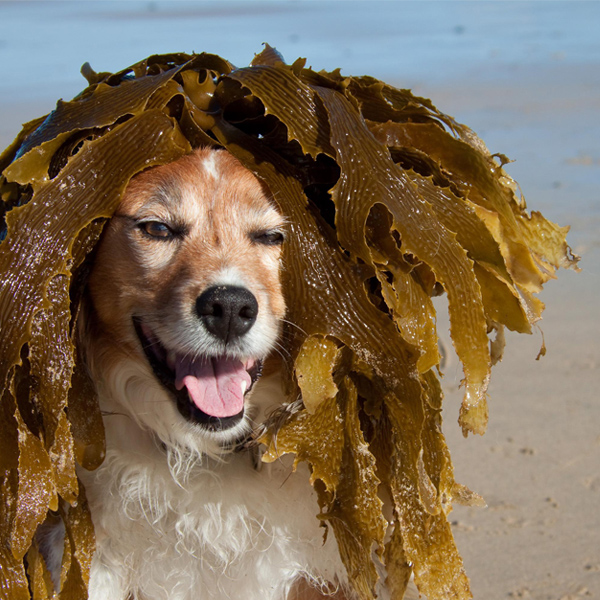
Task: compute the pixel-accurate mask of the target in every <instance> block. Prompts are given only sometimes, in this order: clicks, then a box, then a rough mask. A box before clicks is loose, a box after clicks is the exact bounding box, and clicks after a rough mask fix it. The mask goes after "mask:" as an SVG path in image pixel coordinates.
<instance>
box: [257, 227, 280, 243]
mask: <svg viewBox="0 0 600 600" xmlns="http://www.w3.org/2000/svg"><path fill="white" fill-rule="evenodd" d="M251 237H252V241H253V242H256V243H257V244H264V245H265V246H280V245H281V244H283V241H284V240H285V235H284V233H283V231H279V229H273V230H270V231H256V232H254V233H252V234H251Z"/></svg>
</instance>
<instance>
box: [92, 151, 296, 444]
mask: <svg viewBox="0 0 600 600" xmlns="http://www.w3.org/2000/svg"><path fill="white" fill-rule="evenodd" d="M283 237H284V219H283V217H282V216H281V214H280V213H279V211H278V210H277V208H276V207H275V205H274V203H273V201H272V200H271V198H270V197H269V194H268V192H267V190H266V188H265V187H264V186H263V185H262V184H261V183H260V182H259V180H258V179H256V177H254V175H252V173H250V172H249V171H248V170H247V169H245V168H244V167H243V166H242V165H241V164H240V163H239V162H238V161H237V160H236V159H235V158H233V157H232V156H231V155H230V154H228V153H227V152H226V151H217V150H211V149H202V150H198V151H195V152H194V153H193V154H190V155H188V156H185V157H183V158H182V159H180V160H178V161H176V162H174V163H171V164H168V165H163V166H160V167H156V168H153V169H150V170H148V171H145V172H143V173H141V174H140V175H138V176H137V177H135V178H134V179H133V180H132V181H131V183H130V184H129V186H128V188H127V190H126V192H125V194H124V196H123V199H122V201H121V204H120V206H119V208H118V210H117V212H116V214H115V216H114V217H113V219H112V220H111V221H110V223H109V224H108V225H107V228H106V230H105V233H104V236H103V239H102V241H101V243H100V244H99V247H98V250H97V254H96V258H95V262H94V267H93V270H92V273H91V275H90V280H89V286H88V289H89V300H90V301H89V308H88V310H87V316H86V319H87V320H89V321H90V326H89V327H86V331H87V333H84V336H86V337H87V338H88V339H86V340H84V345H85V347H86V348H87V354H88V360H89V362H90V366H91V369H92V372H93V375H94V377H95V378H96V379H98V378H100V379H103V380H105V381H107V382H108V384H105V385H108V386H109V388H110V393H111V394H112V395H113V396H114V395H119V394H121V395H122V396H123V397H124V398H123V402H124V404H125V405H126V408H129V410H130V411H131V412H132V414H133V416H134V417H135V418H136V419H137V420H138V421H139V422H140V423H141V424H142V425H143V426H145V427H148V428H151V429H153V430H154V431H156V432H157V433H158V434H159V436H160V437H161V438H163V441H165V442H168V441H169V440H173V439H174V437H175V438H177V437H178V436H179V438H185V439H186V440H188V441H187V442H185V441H184V443H190V444H191V443H192V442H191V441H190V440H191V439H193V438H195V437H199V438H200V439H203V440H205V441H206V440H208V441H209V442H213V443H219V444H222V443H228V442H231V441H232V440H234V439H237V438H239V437H240V435H243V434H244V432H246V433H247V430H248V412H249V411H248V407H247V406H245V404H247V403H246V402H245V400H246V399H247V396H248V394H249V392H250V391H251V390H252V387H253V384H254V382H255V381H256V379H257V378H258V376H259V374H260V370H261V364H262V361H263V359H264V358H265V357H266V356H267V355H268V354H269V353H270V352H271V350H272V349H273V347H274V345H275V344H276V341H277V337H278V335H279V330H280V321H281V319H282V318H283V315H284V311H285V304H284V299H283V294H282V289H281V283H280V259H281V244H282V242H283ZM90 337H92V338H94V339H92V340H90V339H89V338H90ZM125 372H127V373H128V375H127V376H125V375H123V373H125ZM111 378H112V379H111ZM118 388H121V389H118ZM165 438H166V439H165ZM176 441H177V443H181V441H182V440H181V439H178V440H176ZM193 443H194V444H195V443H196V440H194V442H193Z"/></svg>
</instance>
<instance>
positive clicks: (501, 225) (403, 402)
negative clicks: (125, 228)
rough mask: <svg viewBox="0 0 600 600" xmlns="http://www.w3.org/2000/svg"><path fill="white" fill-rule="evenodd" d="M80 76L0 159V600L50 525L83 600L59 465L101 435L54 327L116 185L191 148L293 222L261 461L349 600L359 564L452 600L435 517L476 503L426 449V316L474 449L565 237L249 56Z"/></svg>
mask: <svg viewBox="0 0 600 600" xmlns="http://www.w3.org/2000/svg"><path fill="white" fill-rule="evenodd" d="M83 73H84V75H85V76H86V78H87V79H88V82H89V84H90V85H89V87H88V88H87V89H85V90H84V91H83V92H82V93H81V94H80V95H79V96H77V97H76V98H75V99H74V100H73V101H71V102H62V101H61V102H59V103H58V105H57V108H56V110H55V111H54V112H53V113H51V114H50V115H48V116H47V117H45V118H40V119H38V120H35V121H32V122H31V123H28V124H26V125H25V126H24V129H23V131H22V132H21V133H20V134H19V136H18V137H17V139H16V140H15V141H14V142H13V144H12V145H11V146H10V147H9V148H8V149H7V150H6V151H5V152H4V153H3V154H2V156H1V157H0V170H1V171H2V177H1V179H0V194H1V197H2V205H1V207H0V211H1V212H0V216H1V217H2V220H1V222H0V227H1V232H0V233H1V236H2V238H4V239H3V241H2V243H1V245H0V262H1V271H2V274H3V275H2V283H1V288H0V327H1V333H2V345H1V346H0V376H1V377H2V389H3V392H2V406H1V410H0V468H1V469H2V473H3V476H2V479H1V486H2V495H3V501H2V502H1V503H0V535H1V545H0V566H1V575H0V577H1V578H2V581H1V582H0V585H1V586H2V589H3V591H4V593H5V595H6V597H10V598H14V599H19V600H20V599H21V598H29V595H30V592H29V588H28V583H27V577H26V572H25V566H24V564H27V574H28V576H29V579H30V586H31V590H32V592H33V596H34V597H35V598H46V597H49V596H51V595H52V594H51V591H50V590H51V582H50V579H49V575H48V572H47V570H46V568H45V565H44V562H43V559H41V557H40V555H39V553H38V549H37V546H36V542H35V541H34V534H35V531H36V529H37V527H38V526H39V524H40V523H41V522H42V521H43V520H44V519H45V518H46V515H47V513H48V511H56V512H57V513H58V518H61V519H62V520H63V521H64V524H65V527H66V532H67V535H66V541H65V553H64V558H63V568H62V576H61V577H62V589H63V592H62V594H61V597H64V598H65V599H67V600H68V599H79V598H85V597H86V584H87V581H88V573H89V566H90V560H91V556H92V553H93V549H94V537H93V527H92V524H91V520H90V517H89V513H88V510H87V507H86V502H85V493H84V490H83V489H82V487H81V486H80V485H79V483H78V480H77V476H76V473H75V463H76V461H77V462H79V464H81V465H82V466H83V467H85V468H88V469H93V468H95V467H97V466H98V465H99V464H100V463H101V461H102V459H103V454H104V434H103V429H102V420H101V416H100V414H99V411H98V407H97V405H96V403H95V399H94V392H93V386H92V385H91V383H90V382H89V381H88V380H87V377H86V374H85V370H84V369H83V368H82V365H81V364H80V362H79V360H78V355H77V349H76V343H75V339H74V323H75V321H76V318H77V313H78V307H79V301H80V297H81V294H82V289H83V287H84V286H85V282H86V274H87V271H88V269H89V262H90V257H91V256H92V254H91V253H92V251H93V248H94V245H95V243H96V242H97V241H98V239H99V236H100V234H101V231H102V227H103V225H104V224H105V223H106V221H107V220H108V219H110V217H111V216H112V214H113V212H114V210H115V209H116V207H117V205H118V203H119V199H120V196H121V194H122V192H123V190H124V188H125V186H126V185H127V183H128V181H129V180H130V178H131V177H133V176H134V175H135V174H136V173H138V172H140V171H141V170H143V169H145V168H148V167H151V166H153V165H158V164H163V163H166V162H170V161H172V160H175V159H177V158H179V157H180V156H182V155H183V154H186V153H188V152H190V151H191V149H192V148H194V147H198V146H204V145H210V146H223V147H225V148H226V149H227V150H228V151H229V152H231V153H232V154H233V155H235V156H236V157H237V158H238V159H239V160H240V161H241V162H242V163H243V164H244V165H245V166H246V167H248V168H249V169H251V170H252V171H253V172H254V173H256V175H257V176H258V177H259V178H261V179H262V180H264V181H265V182H266V184H267V185H268V186H269V188H270V189H271V191H272V192H273V195H274V197H275V199H276V201H277V203H278V205H279V206H280V208H281V210H282V212H283V213H284V214H285V215H286V217H287V218H288V219H289V223H290V225H289V228H290V232H289V236H288V238H289V239H288V242H287V243H286V248H285V268H284V280H285V289H286V290H287V292H286V296H287V302H288V306H289V309H288V315H287V319H288V321H289V322H290V324H291V325H290V326H289V327H288V329H286V330H285V331H284V341H285V346H286V347H287V349H288V350H289V360H288V365H287V367H288V373H289V381H288V388H289V394H290V399H291V400H295V399H296V398H298V397H301V398H302V402H300V401H298V400H295V401H294V402H292V403H291V404H290V405H289V406H288V407H287V409H284V410H283V411H282V413H281V415H279V418H278V419H276V420H274V421H273V423H274V424H273V425H272V426H271V427H270V428H268V429H267V430H266V431H264V432H262V437H261V441H262V442H263V443H264V444H265V445H266V453H265V455H264V460H266V461H272V460H275V459H276V458H277V457H278V456H280V455H281V454H283V453H294V454H295V455H296V457H297V460H298V461H305V462H307V463H308V464H309V465H310V467H311V472H312V475H311V479H312V482H313V485H314V487H315V489H316V491H317V493H318V497H319V501H320V506H321V514H320V515H318V517H319V518H320V519H322V520H323V522H324V523H326V524H327V525H328V526H329V527H330V528H331V529H332V530H333V533H334V534H335V536H336V539H337V542H338V545H339V548H340V552H341V556H342V559H343V561H344V563H345V565H346V568H347V570H348V575H349V579H350V582H351V583H352V585H353V587H354V588H355V590H356V591H357V593H358V595H359V597H360V598H361V599H363V600H366V599H370V598H374V597H375V593H376V592H375V587H376V584H377V581H378V572H377V570H376V566H375V560H377V561H380V562H382V563H383V564H385V569H386V573H387V576H386V577H387V579H386V581H385V585H387V586H388V587H389V589H390V590H391V591H392V597H394V598H401V597H402V595H403V592H404V589H405V586H406V583H407V581H408V578H409V576H410V573H411V571H412V572H414V575H415V581H416V583H417V585H418V587H419V589H420V591H421V592H423V593H424V594H426V595H427V597H428V598H429V599H430V600H435V599H440V600H441V599H447V598H458V599H462V598H470V597H471V594H470V591H469V583H468V579H467V577H466V575H465V573H464V570H463V567H462V561H461V559H460V556H459V554H458V552H457V549H456V547H455V544H454V541H453V538H452V534H451V531H450V526H449V523H448V521H447V518H446V517H447V514H448V512H449V511H450V509H451V502H452V501H453V500H454V501H457V502H466V503H477V502H478V501H480V499H479V498H478V496H477V495H476V494H473V493H472V492H470V491H469V490H467V489H466V488H464V487H463V486H461V485H460V484H458V483H456V482H455V481H454V477H453V471H452V464H451V461H450V456H449V453H448V449H447V447H446V444H445V441H444V437H443V435H442V433H441V416H440V414H441V407H442V392H441V388H440V384H439V380H438V374H437V367H438V365H439V361H440V357H439V354H438V338H437V333H436V326H435V323H436V315H435V310H434V307H433V304H432V300H431V298H432V296H435V295H438V294H440V293H443V292H445V293H446V294H447V296H448V306H449V314H450V322H451V336H452V339H453V342H454V345H455V349H456V352H457V354H458V357H459V358H460V360H461V362H462V365H463V368H464V375H465V377H464V388H465V393H464V400H463V404H462V407H461V410H460V415H459V423H460V426H461V427H462V429H463V432H464V434H465V435H467V433H469V432H475V433H479V434H483V433H484V431H485V428H486V422H487V403H486V388H487V385H488V381H489V377H490V369H491V366H492V364H493V363H494V362H495V361H497V360H498V359H499V358H500V356H501V354H502V346H503V329H504V327H508V328H509V329H510V330H513V331H518V332H522V333H529V332H531V327H532V324H533V323H534V322H535V321H536V320H537V319H539V318H540V315H541V312H542V309H543V304H542V303H541V302H540V301H539V300H538V299H537V298H536V296H535V294H536V293H537V292H539V291H540V290H541V288H542V285H543V283H544V282H546V281H547V280H548V279H549V278H550V277H553V275H554V272H555V270H556V269H557V268H558V267H572V266H575V265H576V257H573V256H571V255H570V249H569V248H568V246H567V244H566V241H565V236H566V232H567V228H561V227H558V226H557V225H555V224H553V223H551V222H549V221H547V220H546V219H545V218H544V217H543V216H542V215H541V214H539V213H536V212H533V213H531V214H529V213H528V212H527V211H526V207H525V204H524V202H523V200H522V199H521V198H520V197H519V196H518V195H517V194H516V185H515V184H514V182H513V181H512V180H511V179H510V178H509V177H508V176H507V175H506V173H505V172H504V171H503V169H502V165H503V163H504V162H505V161H506V159H505V157H503V156H501V155H500V156H492V155H490V154H489V152H488V151H487V149H486V148H485V146H484V145H483V143H482V142H481V141H480V140H479V139H478V138H477V137H476V136H475V134H474V133H473V132H472V131H470V130H469V129H468V128H466V127H465V126H463V125H460V124H458V123H456V122H455V121H454V120H453V119H452V118H450V117H448V116H447V115H444V114H442V113H441V112H439V111H438V110H437V109H436V108H435V107H434V106H433V105H432V104H431V102H430V101H429V100H426V99H423V98H418V97H415V96H413V95H412V94H411V93H410V92H408V91H406V90H399V89H396V88H393V87H391V86H389V85H386V84H385V83H383V82H381V81H378V80H376V79H373V78H370V77H344V76H342V75H341V74H340V73H339V72H338V71H334V72H331V73H325V72H315V71H313V70H310V69H306V68H305V65H304V61H302V60H298V61H297V62H296V63H294V64H293V65H286V64H284V63H283V61H282V60H281V58H280V57H279V55H278V54H277V53H276V52H275V51H273V50H272V49H271V48H269V47H267V48H266V49H265V50H264V51H263V52H262V53H261V54H259V55H258V56H257V57H255V59H254V61H253V62H252V64H251V66H250V67H248V68H242V69H234V68H233V67H232V65H230V64H229V63H228V62H226V61H225V60H223V59H221V58H220V57H218V56H214V55H209V54H200V55H193V56H189V55H183V54H176V55H162V56H152V57H150V58H148V59H146V60H144V61H142V62H140V63H138V64H136V65H134V66H132V67H131V68H128V69H125V70H123V71H121V72H119V73H115V74H110V73H99V74H97V73H95V72H94V71H92V70H91V68H89V66H84V69H83ZM275 422H276V425H275ZM381 498H385V499H386V502H388V503H390V504H391V507H392V513H393V521H394V524H395V526H394V528H393V531H392V533H391V537H390V536H389V535H387V534H389V530H388V529H389V528H388V520H387V519H386V517H385V516H384V511H383V501H382V500H381ZM375 555H377V558H375ZM25 559H26V560H25Z"/></svg>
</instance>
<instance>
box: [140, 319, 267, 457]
mask: <svg viewBox="0 0 600 600" xmlns="http://www.w3.org/2000/svg"><path fill="white" fill-rule="evenodd" d="M133 326H134V329H135V332H136V334H137V337H138V339H139V342H140V344H141V347H142V349H143V351H144V355H145V358H146V361H147V362H148V365H149V366H150V368H151V370H152V373H153V375H154V377H155V378H156V379H157V380H158V381H159V382H160V384H161V386H162V387H163V388H164V389H165V390H166V391H167V393H168V395H169V397H170V398H171V399H172V401H173V402H174V404H175V406H176V407H177V410H178V412H179V414H180V415H181V416H182V417H183V418H184V419H185V421H186V422H187V423H189V424H191V425H193V426H195V427H194V429H195V430H197V429H200V430H202V431H203V433H204V434H205V437H206V438H208V439H210V440H212V441H214V442H216V443H217V444H219V445H220V446H235V445H236V444H237V443H240V442H241V441H243V440H244V439H245V438H246V437H247V436H248V434H249V432H250V429H251V427H250V424H249V423H250V421H251V419H250V415H248V414H247V413H248V410H247V408H246V403H245V399H246V397H247V396H248V395H249V394H250V392H251V391H252V389H253V387H254V384H255V383H256V381H257V380H258V379H259V377H260V375H261V371H262V360H261V359H260V358H253V359H247V360H245V361H244V362H242V361H236V360H235V359H231V358H229V357H224V356H206V357H200V358H199V359H196V362H200V363H202V364H206V365H210V367H209V370H213V369H214V370H215V371H216V370H219V369H221V370H223V369H227V367H230V365H231V364H232V363H237V366H236V369H237V371H239V372H240V373H244V376H243V380H244V381H243V386H244V388H245V390H243V392H242V394H239V392H237V394H238V395H239V396H240V400H241V402H240V404H239V408H240V410H239V411H237V410H233V411H232V410H231V408H230V410H228V411H225V412H224V414H210V412H208V411H205V410H203V409H202V408H201V406H199V403H198V402H197V401H196V402H195V401H194V400H193V398H192V397H191V393H190V390H189V388H188V386H187V385H182V384H181V383H180V382H179V385H178V380H177V373H176V371H177V367H176V366H175V364H176V359H174V358H173V355H172V353H169V352H168V351H167V349H166V348H165V347H164V346H163V345H162V343H161V341H160V339H159V338H158V337H157V336H156V335H155V334H154V333H153V332H152V331H151V329H149V328H148V327H147V326H146V325H145V324H144V323H143V321H142V319H141V318H139V317H133ZM180 362H183V360H181V361H180ZM242 389H243V388H242ZM242 397H243V398H242ZM234 406H237V404H234ZM212 412H216V411H214V410H213V411H212ZM230 413H232V414H230Z"/></svg>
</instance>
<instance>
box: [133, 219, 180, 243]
mask: <svg viewBox="0 0 600 600" xmlns="http://www.w3.org/2000/svg"><path fill="white" fill-rule="evenodd" d="M139 228H140V229H141V230H142V231H143V232H144V233H145V234H146V235H149V236H150V237H153V238H157V239H161V240H167V239H170V238H172V237H173V231H171V228H170V227H169V226H168V225H165V224H164V223H161V222H160V221H145V222H144V223H140V224H139Z"/></svg>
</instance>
